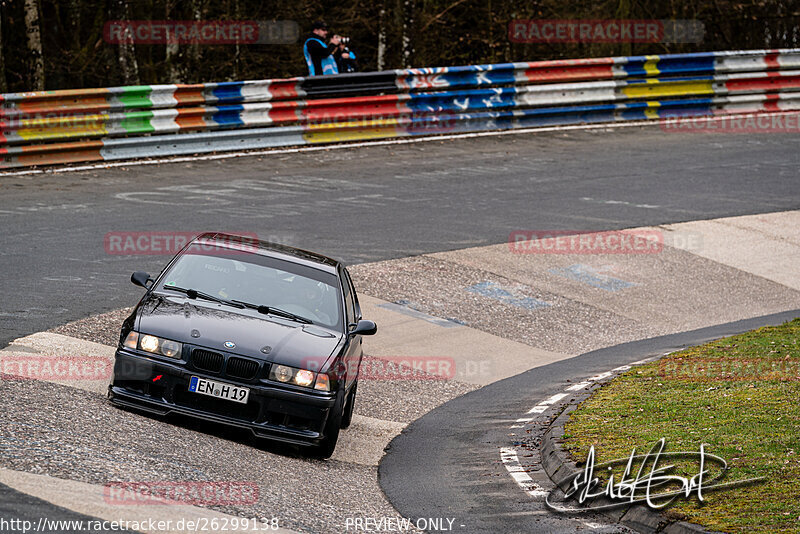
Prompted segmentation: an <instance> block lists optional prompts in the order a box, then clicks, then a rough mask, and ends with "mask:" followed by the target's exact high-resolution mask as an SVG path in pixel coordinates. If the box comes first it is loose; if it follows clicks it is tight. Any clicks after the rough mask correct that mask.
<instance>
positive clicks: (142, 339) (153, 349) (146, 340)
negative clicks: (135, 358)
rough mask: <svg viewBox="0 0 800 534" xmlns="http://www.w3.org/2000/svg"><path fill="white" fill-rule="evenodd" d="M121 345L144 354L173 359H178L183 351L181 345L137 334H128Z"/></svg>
mask: <svg viewBox="0 0 800 534" xmlns="http://www.w3.org/2000/svg"><path fill="white" fill-rule="evenodd" d="M123 345H124V346H125V347H127V348H129V349H134V348H138V349H139V350H143V351H145V352H150V353H152V354H160V355H161V356H166V357H167V358H175V359H179V358H180V357H181V352H182V351H183V345H181V344H180V343H178V342H177V341H172V340H170V339H163V338H160V337H156V336H151V335H150V334H145V335H143V336H141V335H139V333H138V332H130V333H129V334H128V337H126V338H125V342H124V343H123Z"/></svg>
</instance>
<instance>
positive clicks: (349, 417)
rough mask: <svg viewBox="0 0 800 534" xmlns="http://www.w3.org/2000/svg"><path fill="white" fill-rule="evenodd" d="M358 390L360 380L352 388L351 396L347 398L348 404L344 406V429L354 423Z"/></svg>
mask: <svg viewBox="0 0 800 534" xmlns="http://www.w3.org/2000/svg"><path fill="white" fill-rule="evenodd" d="M357 388H358V380H356V382H355V383H354V384H353V387H352V388H350V394H349V395H348V396H347V402H346V403H345V405H344V414H342V428H347V427H349V426H350V423H352V422H353V409H354V408H355V406H356V390H357Z"/></svg>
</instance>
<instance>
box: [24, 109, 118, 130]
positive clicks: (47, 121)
mask: <svg viewBox="0 0 800 534" xmlns="http://www.w3.org/2000/svg"><path fill="white" fill-rule="evenodd" d="M109 118H110V115H109V114H108V113H92V114H90V115H65V116H63V117H39V118H34V119H22V120H20V121H18V126H17V127H18V128H19V129H34V128H37V129H42V128H61V127H68V128H76V127H77V128H79V127H81V126H86V127H90V128H91V127H94V125H96V124H97V123H104V122H106V121H108V120H109Z"/></svg>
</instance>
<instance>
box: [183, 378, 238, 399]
mask: <svg viewBox="0 0 800 534" xmlns="http://www.w3.org/2000/svg"><path fill="white" fill-rule="evenodd" d="M189 391H191V392H193V393H199V394H201V395H208V396H209V397H215V398H217V399H225V400H230V401H233V402H241V403H242V404H247V398H248V397H249V396H250V389H248V388H242V387H239V386H234V385H232V384H225V383H224V382H217V381H215V380H206V379H205V378H200V377H199V376H193V377H192V378H191V380H189Z"/></svg>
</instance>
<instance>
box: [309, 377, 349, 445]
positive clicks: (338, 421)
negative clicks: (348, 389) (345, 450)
mask: <svg viewBox="0 0 800 534" xmlns="http://www.w3.org/2000/svg"><path fill="white" fill-rule="evenodd" d="M343 405H344V391H340V392H339V394H338V395H337V396H336V403H335V404H334V405H333V408H331V413H330V414H329V415H328V421H327V422H326V423H325V429H324V431H323V434H324V436H325V437H324V438H322V441H320V442H319V444H318V445H316V447H315V448H314V450H313V452H312V453H311V456H313V457H314V458H319V459H320V460H324V459H326V458H330V457H331V455H332V454H333V451H334V449H336V442H337V441H338V440H339V429H340V428H341V427H342V415H343V414H342V412H343V408H344V406H343Z"/></svg>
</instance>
